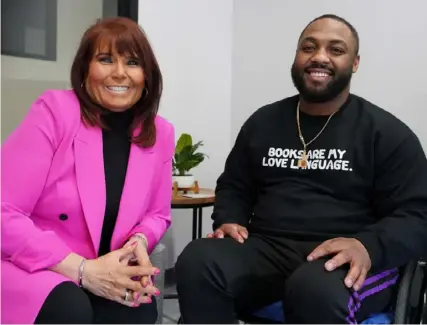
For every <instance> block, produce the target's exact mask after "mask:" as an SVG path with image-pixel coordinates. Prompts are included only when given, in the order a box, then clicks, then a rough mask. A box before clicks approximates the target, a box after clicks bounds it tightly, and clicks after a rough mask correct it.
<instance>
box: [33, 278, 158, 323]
mask: <svg viewBox="0 0 427 325" xmlns="http://www.w3.org/2000/svg"><path fill="white" fill-rule="evenodd" d="M156 320H157V307H156V299H154V298H153V302H152V303H151V304H141V305H140V306H139V307H127V306H124V305H121V304H119V303H117V302H115V301H111V300H107V299H104V298H101V297H98V296H95V295H93V294H91V293H89V292H87V291H84V290H83V289H81V288H79V287H78V286H76V285H75V284H74V283H72V282H64V283H61V284H60V285H58V286H57V287H55V288H54V289H53V290H52V291H51V293H50V294H49V295H48V297H47V298H46V301H45V302H44V304H43V306H42V308H41V309H40V312H39V314H38V316H37V318H36V321H35V323H36V324H154V323H155V322H156Z"/></svg>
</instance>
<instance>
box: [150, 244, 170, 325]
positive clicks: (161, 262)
mask: <svg viewBox="0 0 427 325" xmlns="http://www.w3.org/2000/svg"><path fill="white" fill-rule="evenodd" d="M166 260H167V250H166V247H165V245H163V244H162V243H159V244H157V246H156V247H155V248H154V250H153V251H152V252H151V254H150V261H151V264H153V266H154V267H156V268H158V269H159V270H160V274H159V275H156V276H155V277H154V286H155V287H156V288H157V289H159V290H160V295H159V296H157V297H155V299H156V303H157V313H158V317H157V321H156V324H161V323H162V319H163V297H164V290H165V267H166Z"/></svg>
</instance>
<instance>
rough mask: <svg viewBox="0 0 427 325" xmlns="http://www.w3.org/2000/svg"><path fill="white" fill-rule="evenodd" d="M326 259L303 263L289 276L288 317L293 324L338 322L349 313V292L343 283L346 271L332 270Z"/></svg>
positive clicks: (285, 303)
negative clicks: (327, 266) (327, 268)
mask: <svg viewBox="0 0 427 325" xmlns="http://www.w3.org/2000/svg"><path fill="white" fill-rule="evenodd" d="M324 264H325V261H324V260H320V261H315V262H310V263H306V264H304V265H302V266H301V267H300V268H298V269H297V270H296V271H295V272H294V273H293V274H292V275H291V277H290V278H289V279H288V281H287V283H286V289H285V298H284V302H283V303H284V310H285V317H287V319H288V320H289V321H291V322H293V323H306V322H309V323H319V322H322V323H323V322H325V323H331V322H332V323H336V322H340V321H342V320H343V319H344V318H345V317H346V315H347V313H348V310H347V305H348V299H349V291H348V289H347V288H346V287H345V285H344V277H345V275H346V271H345V270H344V269H337V270H335V271H332V272H329V271H327V270H326V269H325V267H324Z"/></svg>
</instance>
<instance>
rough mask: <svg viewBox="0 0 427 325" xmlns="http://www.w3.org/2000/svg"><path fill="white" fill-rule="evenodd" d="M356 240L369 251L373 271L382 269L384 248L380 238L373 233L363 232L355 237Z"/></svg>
mask: <svg viewBox="0 0 427 325" xmlns="http://www.w3.org/2000/svg"><path fill="white" fill-rule="evenodd" d="M354 238H355V239H357V240H358V241H360V242H361V243H362V245H363V246H365V248H366V250H367V251H368V254H369V258H370V259H371V270H377V269H381V265H382V248H381V244H380V242H379V239H378V237H377V236H376V235H375V234H373V233H371V232H361V233H359V234H357V235H356V236H354Z"/></svg>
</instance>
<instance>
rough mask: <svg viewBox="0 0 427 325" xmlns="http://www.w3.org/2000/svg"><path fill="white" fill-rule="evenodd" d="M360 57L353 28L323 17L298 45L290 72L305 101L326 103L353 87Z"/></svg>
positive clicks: (310, 28)
mask: <svg viewBox="0 0 427 325" xmlns="http://www.w3.org/2000/svg"><path fill="white" fill-rule="evenodd" d="M358 65H359V56H358V55H357V54H356V41H355V39H354V36H353V35H352V33H351V31H350V29H349V28H348V27H347V26H346V25H345V24H344V23H342V22H339V21H336V20H334V19H329V18H324V19H320V20H317V21H315V22H313V23H312V24H311V25H310V26H308V27H307V29H306V30H305V31H304V33H303V34H302V35H301V38H300V40H299V42H298V48H297V53H296V56H295V60H294V63H293V65H292V69H291V75H292V81H293V82H294V85H295V87H296V88H297V90H298V91H299V93H300V95H301V96H302V98H304V99H305V100H306V101H308V102H315V103H323V102H327V101H330V100H332V99H334V98H335V97H337V96H338V95H339V94H340V93H341V92H342V91H343V90H344V89H345V88H347V87H348V86H349V85H350V80H351V77H352V74H353V73H355V72H356V71H357V68H358Z"/></svg>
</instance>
